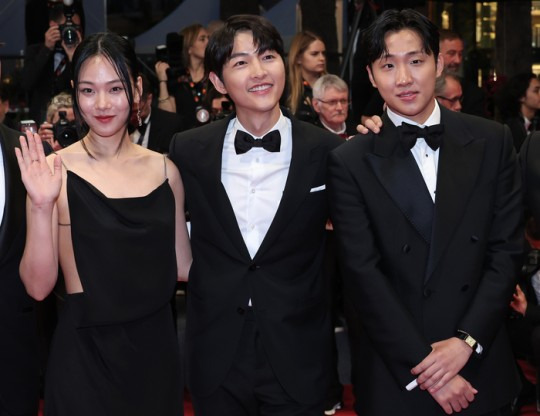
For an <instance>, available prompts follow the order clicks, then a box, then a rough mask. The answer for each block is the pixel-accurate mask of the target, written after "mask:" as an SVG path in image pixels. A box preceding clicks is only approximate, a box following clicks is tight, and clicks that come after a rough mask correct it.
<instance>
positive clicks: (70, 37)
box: [62, 26, 78, 45]
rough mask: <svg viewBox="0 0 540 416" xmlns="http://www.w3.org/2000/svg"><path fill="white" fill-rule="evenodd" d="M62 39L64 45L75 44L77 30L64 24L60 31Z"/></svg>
mask: <svg viewBox="0 0 540 416" xmlns="http://www.w3.org/2000/svg"><path fill="white" fill-rule="evenodd" d="M62 39H63V41H64V43H65V44H66V45H75V44H76V43H77V40H78V38H77V31H76V30H75V28H74V27H73V26H66V27H64V30H63V31H62Z"/></svg>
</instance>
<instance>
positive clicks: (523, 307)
mask: <svg viewBox="0 0 540 416" xmlns="http://www.w3.org/2000/svg"><path fill="white" fill-rule="evenodd" d="M510 306H511V307H512V309H513V310H515V311H516V312H518V313H520V314H522V315H523V316H525V312H526V311H527V298H526V297H525V293H523V290H521V288H520V287H519V285H516V291H515V293H514V294H513V295H512V301H511V302H510Z"/></svg>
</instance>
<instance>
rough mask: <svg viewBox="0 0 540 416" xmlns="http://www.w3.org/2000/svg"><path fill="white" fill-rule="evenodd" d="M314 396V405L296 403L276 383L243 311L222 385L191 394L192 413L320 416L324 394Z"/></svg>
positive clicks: (251, 321) (198, 415)
mask: <svg viewBox="0 0 540 416" xmlns="http://www.w3.org/2000/svg"><path fill="white" fill-rule="evenodd" d="M249 309H251V308H249ZM298 382H299V383H302V380H298ZM317 399H319V400H320V403H318V404H316V405H305V404H302V403H298V402H296V401H295V400H294V399H293V398H291V397H290V396H289V395H288V394H287V392H286V391H285V390H284V389H283V387H282V386H281V385H280V383H279V381H278V379H277V378H276V376H275V374H274V372H273V370H272V367H271V366H270V363H269V362H268V357H267V355H266V352H265V351H264V346H263V345H262V343H261V340H260V337H259V333H258V330H257V325H256V322H255V319H254V316H253V312H252V311H251V310H248V312H247V314H246V322H245V324H244V328H243V330H242V336H241V338H240V343H239V346H238V350H237V352H236V355H235V359H234V361H233V365H232V368H231V369H230V371H229V373H228V375H227V377H226V379H225V381H224V382H223V384H222V385H221V386H220V387H219V388H218V389H217V390H216V391H215V392H214V393H213V394H211V395H210V396H206V397H197V396H194V395H192V400H193V409H194V411H195V416H216V415H227V416H277V415H279V416H321V415H322V414H323V413H324V397H320V398H317Z"/></svg>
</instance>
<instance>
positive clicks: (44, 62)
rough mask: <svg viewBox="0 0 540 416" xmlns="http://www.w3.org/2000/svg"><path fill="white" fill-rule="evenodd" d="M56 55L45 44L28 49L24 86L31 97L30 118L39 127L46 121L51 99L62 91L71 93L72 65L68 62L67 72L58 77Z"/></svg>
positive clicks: (23, 74) (31, 46)
mask: <svg viewBox="0 0 540 416" xmlns="http://www.w3.org/2000/svg"><path fill="white" fill-rule="evenodd" d="M54 53H55V52H54V50H50V49H49V48H47V47H46V46H45V45H44V44H43V43H39V44H35V45H29V46H28V47H27V48H26V56H25V59H24V68H23V73H22V86H23V88H24V89H25V90H26V92H27V93H28V94H29V97H30V114H29V117H30V118H31V119H33V120H34V121H35V122H36V123H37V124H38V126H39V125H40V124H41V123H43V122H44V121H45V115H46V114H47V104H48V103H49V101H50V100H51V98H52V97H54V96H55V95H57V94H59V93H60V92H62V91H68V92H69V91H71V77H72V70H71V63H69V62H68V63H67V64H66V68H65V70H64V71H63V72H62V73H61V74H60V75H58V76H57V75H56V74H55V72H54ZM66 59H67V58H66Z"/></svg>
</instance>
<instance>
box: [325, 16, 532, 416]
mask: <svg viewBox="0 0 540 416" xmlns="http://www.w3.org/2000/svg"><path fill="white" fill-rule="evenodd" d="M365 42H366V43H365V46H366V57H367V62H368V67H367V70H368V72H369V76H370V80H371V82H372V84H373V86H374V87H376V88H378V90H379V92H380V94H381V96H382V97H383V99H384V101H385V102H386V105H387V111H386V113H385V114H384V116H383V126H382V129H381V131H380V133H379V134H377V135H375V134H372V133H369V134H367V135H364V136H356V137H354V138H353V139H351V140H349V141H348V142H346V143H344V144H343V145H342V146H340V147H339V148H337V149H335V150H334V151H332V152H331V154H330V156H329V180H328V183H329V201H330V207H331V214H332V215H331V219H332V223H333V225H334V232H335V234H336V240H337V242H338V253H339V254H340V255H341V265H342V269H343V276H344V281H345V291H346V293H348V294H350V295H351V299H353V300H354V302H355V303H354V308H355V310H356V312H357V313H358V316H359V319H360V321H361V326H362V331H363V332H362V335H363V336H362V337H361V339H360V340H359V341H358V342H357V343H356V345H353V353H354V355H355V358H356V360H357V361H358V368H357V371H356V374H357V375H361V377H358V378H359V379H357V380H356V384H355V386H354V388H355V394H356V396H357V397H358V401H357V402H356V404H355V407H356V411H357V413H358V414H360V415H362V416H379V415H402V416H432V415H443V414H445V413H446V414H451V413H454V412H462V413H463V414H464V415H475V416H476V415H483V416H488V415H489V416H496V415H498V416H501V415H509V414H510V403H511V402H512V400H513V399H514V398H515V397H516V396H517V394H518V392H519V379H518V375H517V372H516V368H515V363H514V360H513V356H512V351H511V348H510V344H509V340H508V334H507V332H506V328H505V319H506V315H507V312H508V303H509V301H510V299H511V295H512V292H513V290H514V287H515V278H516V276H517V275H518V272H519V269H520V263H521V256H522V250H523V234H522V231H523V230H522V218H521V213H522V206H521V181H520V175H519V169H518V164H517V160H516V155H515V153H514V149H513V144H512V137H511V134H510V131H509V129H508V128H507V127H505V126H503V125H501V124H498V123H495V122H493V121H490V120H486V119H483V118H481V117H474V116H470V115H466V114H462V113H458V112H455V111H449V110H448V109H446V108H444V107H442V106H439V105H438V104H437V101H436V99H435V91H434V89H435V79H436V77H437V76H438V75H440V74H441V72H442V69H443V63H442V57H441V55H439V39H438V31H437V28H436V27H435V25H433V23H431V22H430V21H429V20H428V19H427V18H426V17H425V16H423V15H421V14H420V13H418V12H416V11H413V10H410V9H409V10H402V11H396V10H387V11H386V12H384V13H383V14H382V15H381V16H380V17H379V18H378V19H377V20H376V21H375V22H374V23H373V24H372V25H371V26H370V27H369V29H368V30H367V32H366V38H365Z"/></svg>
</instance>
